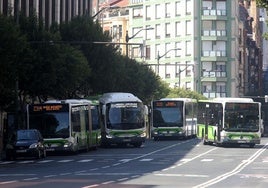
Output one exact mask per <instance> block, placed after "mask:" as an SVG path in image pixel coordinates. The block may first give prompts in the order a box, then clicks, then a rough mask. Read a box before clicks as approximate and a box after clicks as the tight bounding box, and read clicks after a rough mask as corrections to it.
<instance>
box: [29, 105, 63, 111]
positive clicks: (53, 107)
mask: <svg viewBox="0 0 268 188" xmlns="http://www.w3.org/2000/svg"><path fill="white" fill-rule="evenodd" d="M67 110H68V105H64V104H40V105H39V104H38V105H31V106H29V111H30V112H64V111H67Z"/></svg>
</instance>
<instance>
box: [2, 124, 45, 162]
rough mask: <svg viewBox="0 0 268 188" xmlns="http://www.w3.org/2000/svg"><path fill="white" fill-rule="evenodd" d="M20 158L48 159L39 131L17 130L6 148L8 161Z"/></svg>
mask: <svg viewBox="0 0 268 188" xmlns="http://www.w3.org/2000/svg"><path fill="white" fill-rule="evenodd" d="M18 157H34V158H37V159H40V158H42V157H43V158H45V157H46V148H45V146H44V139H43V136H42V135H41V133H40V132H39V131H38V130H37V129H25V130H17V131H16V132H14V133H13V134H12V135H11V137H10V139H9V142H8V144H7V146H6V159H7V160H11V159H13V160H15V159H16V158H18Z"/></svg>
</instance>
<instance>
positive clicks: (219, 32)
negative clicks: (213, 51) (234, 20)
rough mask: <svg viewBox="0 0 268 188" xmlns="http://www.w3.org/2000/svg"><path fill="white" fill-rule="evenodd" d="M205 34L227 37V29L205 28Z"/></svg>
mask: <svg viewBox="0 0 268 188" xmlns="http://www.w3.org/2000/svg"><path fill="white" fill-rule="evenodd" d="M203 36H205V37H206V36H209V37H214V36H217V37H225V36H226V30H204V31H203Z"/></svg>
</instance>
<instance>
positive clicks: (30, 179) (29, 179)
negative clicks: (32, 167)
mask: <svg viewBox="0 0 268 188" xmlns="http://www.w3.org/2000/svg"><path fill="white" fill-rule="evenodd" d="M38 179H39V178H38V177H34V178H26V179H23V180H24V181H32V180H38Z"/></svg>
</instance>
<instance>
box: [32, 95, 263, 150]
mask: <svg viewBox="0 0 268 188" xmlns="http://www.w3.org/2000/svg"><path fill="white" fill-rule="evenodd" d="M27 128H28V129H38V130H39V131H40V132H41V134H42V135H43V137H44V140H45V146H46V148H47V151H72V152H77V151H79V150H84V149H86V150H88V149H90V148H97V147H98V146H100V145H102V146H105V147H108V146H110V145H114V144H117V145H126V144H131V145H133V146H134V147H140V146H141V145H142V144H143V142H145V140H146V138H153V139H154V140H160V139H163V138H182V139H185V138H193V137H196V136H197V137H198V138H200V139H202V141H203V143H204V144H215V145H224V144H229V143H235V144H248V145H249V146H251V147H254V145H255V144H260V139H261V131H262V118H261V104H260V103H258V102H254V101H253V100H252V99H249V98H218V99H213V100H202V101H197V100H195V99H190V98H164V99H161V100H155V101H152V103H151V104H150V106H149V107H147V106H146V105H144V104H143V102H142V101H141V100H140V99H139V98H138V97H136V96H134V95H133V94H131V93H105V94H103V95H102V96H101V97H100V98H99V100H98V102H97V103H92V101H90V100H70V99H69V100H62V101H56V100H53V101H47V102H45V103H43V104H34V105H29V106H28V107H27Z"/></svg>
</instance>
